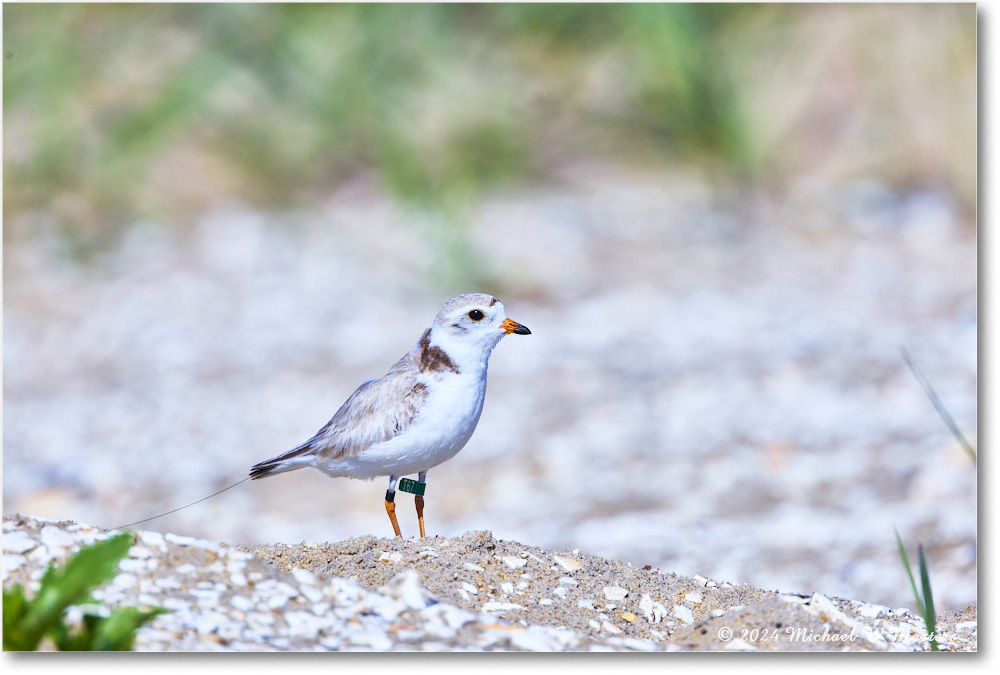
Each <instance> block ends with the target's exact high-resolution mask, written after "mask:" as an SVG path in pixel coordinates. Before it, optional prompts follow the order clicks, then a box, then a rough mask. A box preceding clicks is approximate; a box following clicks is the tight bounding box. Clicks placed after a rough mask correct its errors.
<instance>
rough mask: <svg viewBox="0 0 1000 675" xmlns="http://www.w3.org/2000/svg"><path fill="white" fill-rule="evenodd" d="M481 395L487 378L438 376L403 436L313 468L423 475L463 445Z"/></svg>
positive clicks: (331, 472)
mask: <svg viewBox="0 0 1000 675" xmlns="http://www.w3.org/2000/svg"><path fill="white" fill-rule="evenodd" d="M485 393H486V378H485V377H482V378H480V377H476V376H474V375H473V374H472V373H470V374H465V373H461V374H457V375H451V376H450V377H446V378H442V379H441V380H438V381H435V382H434V383H433V384H432V387H431V390H430V393H429V394H428V396H427V398H426V399H425V400H424V404H423V406H422V409H421V411H420V412H419V413H418V414H417V416H416V418H414V420H413V423H412V424H411V425H410V426H409V427H408V428H407V429H406V430H405V431H404V432H403V433H401V434H399V435H398V436H396V437H395V438H393V439H391V440H388V441H385V442H383V443H378V444H376V445H373V446H371V447H369V448H367V449H366V450H363V451H362V452H360V453H359V454H357V455H355V456H354V457H345V458H342V459H333V460H328V461H326V462H325V463H322V464H320V463H317V464H315V465H314V466H316V468H317V469H320V470H321V471H323V472H325V473H327V474H329V475H331V476H350V477H352V478H365V479H370V478H375V477H376V476H389V475H393V476H406V475H411V474H416V473H420V472H421V471H427V470H428V469H431V468H433V467H435V466H437V465H438V464H441V463H442V462H446V461H448V460H449V459H451V458H452V457H454V456H455V455H456V454H458V451H459V450H461V449H462V448H463V447H465V444H466V443H467V442H468V441H469V438H471V437H472V432H473V431H475V430H476V425H477V424H478V423H479V415H480V413H482V410H483V399H484V395H485Z"/></svg>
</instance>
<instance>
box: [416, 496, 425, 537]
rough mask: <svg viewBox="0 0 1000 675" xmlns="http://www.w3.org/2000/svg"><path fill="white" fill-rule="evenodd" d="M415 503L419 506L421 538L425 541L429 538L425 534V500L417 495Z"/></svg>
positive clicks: (418, 515)
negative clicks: (425, 538)
mask: <svg viewBox="0 0 1000 675" xmlns="http://www.w3.org/2000/svg"><path fill="white" fill-rule="evenodd" d="M413 502H414V503H415V504H416V505H417V523H418V524H419V525H420V538H421V539H423V538H424V537H426V536H427V535H426V534H424V498H423V497H421V496H420V495H416V496H415V497H414V498H413Z"/></svg>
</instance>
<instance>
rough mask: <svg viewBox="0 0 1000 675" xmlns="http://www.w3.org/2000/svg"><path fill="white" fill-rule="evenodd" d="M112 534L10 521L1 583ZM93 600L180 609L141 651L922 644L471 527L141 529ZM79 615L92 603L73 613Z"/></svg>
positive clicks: (859, 607) (816, 600)
mask: <svg viewBox="0 0 1000 675" xmlns="http://www.w3.org/2000/svg"><path fill="white" fill-rule="evenodd" d="M108 534H109V533H107V532H105V531H101V530H98V529H95V528H92V527H90V526H87V525H82V524H78V523H73V522H70V521H45V520H39V519H35V518H28V517H21V516H8V517H5V518H4V533H3V547H4V555H3V582H4V586H5V588H9V587H10V586H11V585H13V584H15V583H20V584H22V585H24V586H25V587H26V588H27V589H28V591H29V594H33V593H35V592H37V588H38V580H39V578H40V576H41V574H42V572H43V571H44V569H45V566H46V565H47V564H48V563H49V562H50V561H51V562H57V563H58V562H61V561H64V560H66V559H67V558H68V556H69V555H70V554H71V553H72V552H73V551H75V550H77V549H78V547H79V546H80V545H83V544H88V543H92V542H93V541H95V540H97V539H100V538H103V537H105V536H108ZM95 597H96V598H97V599H98V600H99V601H100V602H101V603H103V604H105V605H106V606H108V607H112V608H114V607H119V606H123V605H135V604H141V605H157V606H163V607H167V608H168V609H170V610H171V611H170V612H169V613H168V614H165V615H163V616H161V617H158V618H157V619H156V620H155V621H153V622H152V623H151V624H149V625H148V626H146V627H144V628H142V629H141V631H140V635H139V637H138V639H137V643H136V649H138V650H142V651H180V650H183V651H205V650H210V651H258V650H280V651H316V650H322V651H325V650H374V651H398V650H405V651H413V650H420V651H482V650H489V651H547V652H551V651H691V650H695V651H703V650H728V651H925V650H927V649H928V644H929V643H928V641H927V635H926V631H925V629H924V627H923V624H922V622H921V621H920V619H918V618H917V617H915V616H913V615H912V614H911V613H909V612H908V611H907V610H906V609H905V608H900V609H891V608H889V607H885V606H879V605H871V604H868V603H863V602H857V601H851V600H845V599H841V598H835V597H834V598H831V597H827V596H825V595H822V594H818V593H815V594H787V593H779V592H775V591H770V590H762V589H757V588H753V587H751V586H747V585H734V584H731V583H729V582H726V581H716V580H711V579H706V578H704V577H693V578H688V577H684V576H680V575H677V574H673V573H670V572H664V571H662V570H659V569H656V568H653V567H651V566H649V565H644V566H636V565H633V564H632V563H628V562H622V561H615V560H608V559H606V558H601V557H598V556H593V555H589V554H587V553H584V552H581V551H579V550H577V549H574V550H568V551H567V550H555V551H553V550H547V549H544V548H540V547H536V546H530V545H526V544H522V543H519V542H516V541H504V540H500V539H497V538H495V537H494V536H493V535H492V534H491V533H490V532H486V531H479V532H468V533H466V534H463V535H462V536H459V537H455V538H444V537H430V538H427V539H421V540H416V541H414V540H403V539H380V538H376V537H362V538H356V539H349V540H346V541H342V542H335V543H315V542H314V543H309V544H302V545H296V546H288V545H284V544H277V545H265V546H255V547H252V548H250V549H248V550H242V549H241V548H235V549H234V548H231V547H228V546H224V545H218V544H213V543H211V542H207V541H200V540H196V539H191V538H189V537H183V536H178V535H175V534H170V533H168V534H166V535H161V534H159V533H157V532H152V531H139V532H138V534H137V537H136V542H135V544H134V545H133V547H132V549H131V551H130V553H129V556H128V557H127V558H126V559H125V560H123V561H122V563H121V572H120V574H119V575H118V576H117V577H115V578H114V579H113V580H112V581H111V582H109V583H108V584H107V585H106V586H104V587H102V588H101V589H99V590H98V591H97V592H96V593H95ZM71 615H73V616H75V617H76V619H75V620H76V621H79V610H75V611H71ZM937 632H938V642H939V643H940V644H941V648H942V649H943V650H946V651H976V650H977V648H978V647H977V645H978V637H977V636H978V623H977V612H976V607H975V606H969V607H967V608H965V609H964V610H962V611H959V612H945V613H942V614H941V615H940V616H939V620H938V624H937Z"/></svg>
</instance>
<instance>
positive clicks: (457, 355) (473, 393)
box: [250, 293, 531, 537]
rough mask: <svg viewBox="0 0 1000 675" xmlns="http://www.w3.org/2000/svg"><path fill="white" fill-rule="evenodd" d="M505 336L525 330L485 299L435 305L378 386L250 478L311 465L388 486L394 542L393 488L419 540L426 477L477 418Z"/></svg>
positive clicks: (473, 296)
mask: <svg viewBox="0 0 1000 675" xmlns="http://www.w3.org/2000/svg"><path fill="white" fill-rule="evenodd" d="M508 333H516V334H518V335H529V334H531V331H530V330H528V329H527V328H526V327H524V326H522V325H521V324H519V323H517V322H516V321H512V320H511V319H508V318H507V315H506V313H505V312H504V307H503V303H502V302H500V301H499V300H497V299H496V298H494V297H493V296H491V295H485V294H483V293H466V294H464V295H459V296H457V297H454V298H452V299H451V300H449V301H448V302H446V303H445V304H444V307H442V308H441V311H439V312H438V313H437V316H436V317H434V325H432V326H431V327H430V328H428V329H427V330H425V331H424V334H423V335H422V336H421V337H420V340H419V341H418V342H417V344H416V346H415V347H414V348H413V349H411V350H410V351H408V352H407V353H406V355H405V356H403V358H401V359H400V360H399V361H397V362H396V365H394V366H393V367H392V368H390V369H389V372H388V373H386V374H385V375H384V376H383V377H382V378H381V379H378V380H368V381H367V382H365V383H363V384H362V385H361V386H360V387H358V388H357V389H356V390H355V392H354V393H353V394H351V396H350V397H349V398H348V399H347V401H345V402H344V405H342V406H340V410H338V411H337V413H336V414H335V415H334V416H333V418H332V419H331V420H330V421H329V422H327V423H326V425H325V426H324V427H323V428H322V429H320V430H319V431H318V432H316V435H315V436H313V437H312V438H310V439H309V440H308V441H306V442H305V443H303V444H302V445H299V446H298V447H296V448H293V449H291V450H289V451H288V452H286V453H284V454H281V455H278V456H277V457H274V458H272V459H269V460H267V461H266V462H261V463H260V464H256V465H254V466H253V468H251V469H250V478H253V479H257V478H264V477H266V476H271V475H273V474H276V473H282V472H285V471H292V470H293V469H301V468H303V467H307V466H311V467H313V468H315V469H319V470H320V471H322V472H324V473H326V474H329V475H330V476H333V477H341V476H347V477H349V478H363V479H367V480H370V479H372V478H375V477H376V476H388V477H389V489H388V490H387V491H386V493H385V510H386V513H388V514H389V520H390V521H391V522H392V529H393V532H395V533H396V536H397V537H400V536H402V535H401V534H400V532H399V523H397V522H396V506H395V495H396V483H397V481H399V479H400V477H401V476H406V475H410V474H417V481H416V482H414V481H412V480H408V479H405V478H404V479H403V480H402V481H399V483H400V485H399V489H400V490H405V491H406V492H412V493H413V494H414V495H415V497H414V499H415V502H416V507H417V522H418V524H419V525H420V536H421V537H423V536H425V534H424V498H423V493H424V484H425V480H426V478H427V471H428V469H431V468H433V467H435V466H437V465H438V464H441V463H442V462H446V461H448V460H449V459H451V458H452V457H454V456H455V455H456V454H457V453H458V451H459V450H461V449H462V448H463V447H464V446H465V444H466V443H467V442H468V440H469V438H470V437H471V436H472V432H473V431H475V429H476V424H477V423H478V422H479V415H480V413H481V412H482V411H483V398H484V396H485V394H486V367H487V364H488V362H489V358H490V353H492V351H493V348H494V347H496V346H497V343H498V342H500V339H501V338H503V337H504V336H505V335H507V334H508Z"/></svg>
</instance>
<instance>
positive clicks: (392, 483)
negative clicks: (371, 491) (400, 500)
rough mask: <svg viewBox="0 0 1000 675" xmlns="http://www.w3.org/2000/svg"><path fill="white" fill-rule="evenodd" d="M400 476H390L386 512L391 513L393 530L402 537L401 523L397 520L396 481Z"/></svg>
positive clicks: (386, 495)
mask: <svg viewBox="0 0 1000 675" xmlns="http://www.w3.org/2000/svg"><path fill="white" fill-rule="evenodd" d="M398 479H399V476H389V489H388V490H386V491H385V512H386V513H388V514H389V521H390V522H391V523H392V531H393V532H395V533H396V536H397V537H399V538H402V537H403V535H402V533H401V532H400V531H399V523H397V522H396V481H397V480H398Z"/></svg>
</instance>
